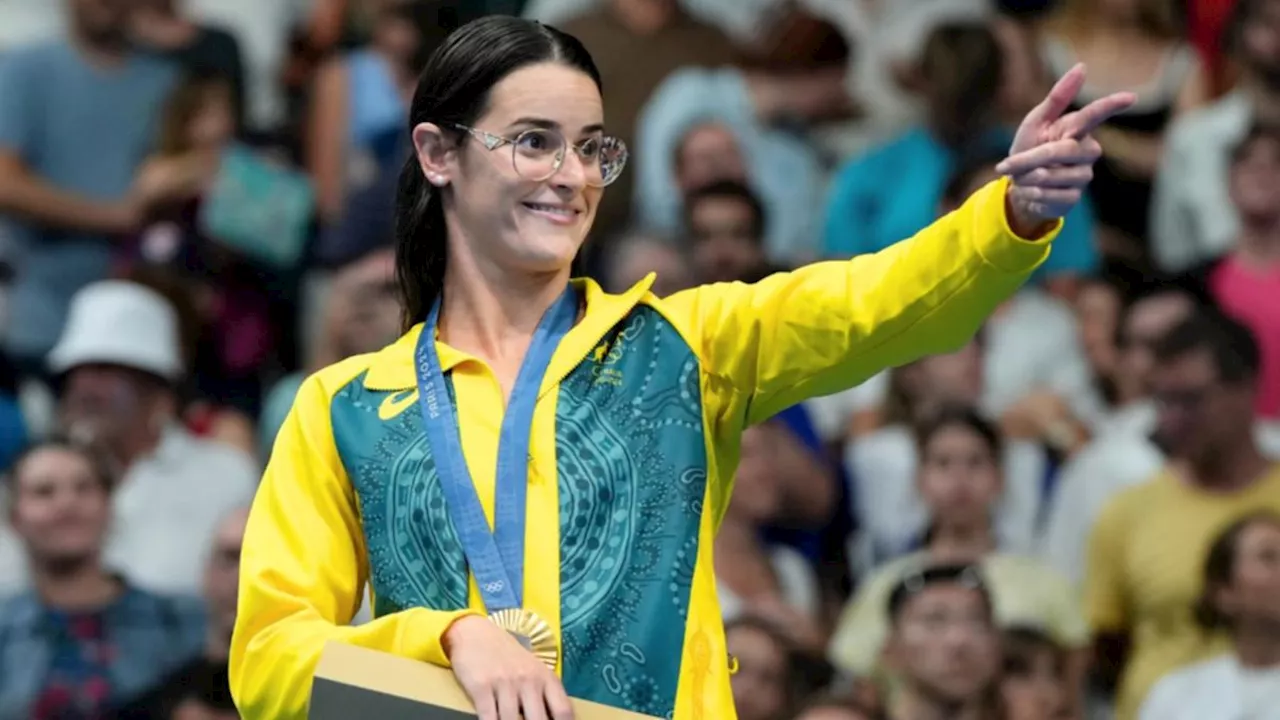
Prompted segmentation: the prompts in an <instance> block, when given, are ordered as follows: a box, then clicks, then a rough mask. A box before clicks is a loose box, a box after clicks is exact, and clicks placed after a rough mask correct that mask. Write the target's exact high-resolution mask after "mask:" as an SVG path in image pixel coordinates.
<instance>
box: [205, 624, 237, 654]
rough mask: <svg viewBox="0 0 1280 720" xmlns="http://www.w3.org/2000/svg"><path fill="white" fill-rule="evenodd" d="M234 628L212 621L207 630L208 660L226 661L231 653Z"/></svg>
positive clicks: (206, 651)
mask: <svg viewBox="0 0 1280 720" xmlns="http://www.w3.org/2000/svg"><path fill="white" fill-rule="evenodd" d="M231 632H232V628H230V627H227V626H226V625H225V624H222V623H218V622H210V623H209V629H208V630H207V631H206V632H205V638H204V657H205V659H206V660H214V661H217V662H225V661H226V660H227V658H228V657H229V656H230V653H231Z"/></svg>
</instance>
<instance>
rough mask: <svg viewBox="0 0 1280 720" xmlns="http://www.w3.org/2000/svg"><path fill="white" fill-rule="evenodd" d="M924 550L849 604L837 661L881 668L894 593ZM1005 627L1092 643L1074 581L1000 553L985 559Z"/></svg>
mask: <svg viewBox="0 0 1280 720" xmlns="http://www.w3.org/2000/svg"><path fill="white" fill-rule="evenodd" d="M929 562H930V556H929V554H928V553H925V552H918V553H913V554H911V555H907V556H905V557H902V558H899V559H897V560H894V561H893V562H890V563H888V564H886V565H884V566H882V567H881V568H880V569H878V570H877V571H876V572H875V573H873V574H872V575H871V577H869V578H868V579H867V581H866V582H865V583H864V584H863V585H862V587H861V589H859V591H858V594H857V595H856V596H854V598H853V600H851V601H850V602H849V604H848V605H847V606H845V609H844V612H843V613H842V614H841V616H840V623H839V625H838V626H837V628H836V632H835V636H834V637H833V638H832V640H831V646H830V648H829V650H828V655H829V659H830V660H831V662H832V664H834V665H835V666H836V667H838V668H840V669H841V670H843V671H845V672H848V673H852V674H854V675H864V676H865V675H869V674H871V673H872V672H874V671H875V670H876V665H877V664H878V663H879V660H880V653H881V650H882V648H883V647H884V643H885V640H886V639H887V638H888V634H889V613H888V607H887V606H888V603H889V593H891V592H893V588H894V586H895V585H897V584H898V582H899V581H900V580H901V579H902V578H903V577H905V576H906V575H907V574H908V573H910V572H913V571H915V570H917V569H919V568H921V567H923V566H926V565H928V564H929ZM981 566H982V574H983V579H984V580H985V581H986V583H987V587H988V588H990V590H991V599H992V602H993V603H994V605H995V607H994V608H993V610H994V611H995V617H996V622H997V624H999V625H1000V626H1001V627H1014V626H1019V627H1034V628H1038V629H1040V630H1042V631H1044V632H1046V633H1048V634H1049V636H1050V637H1052V638H1053V639H1054V640H1056V641H1057V642H1059V643H1061V644H1062V645H1063V646H1064V647H1068V648H1072V649H1078V648H1083V647H1085V646H1086V645H1088V644H1089V628H1088V624H1087V623H1086V622H1085V617H1084V612H1083V610H1082V608H1081V607H1080V603H1079V601H1078V596H1077V594H1076V593H1075V592H1074V591H1073V590H1072V589H1071V583H1070V582H1068V581H1067V579H1066V578H1065V577H1063V576H1062V575H1061V574H1059V573H1058V572H1057V571H1056V570H1054V569H1052V568H1051V567H1049V566H1048V565H1045V564H1043V563H1041V562H1039V561H1037V560H1035V559H1034V558H1029V557H1023V556H1019V555H1005V554H1001V553H996V554H993V555H988V556H987V557H985V558H983V560H982V562H981Z"/></svg>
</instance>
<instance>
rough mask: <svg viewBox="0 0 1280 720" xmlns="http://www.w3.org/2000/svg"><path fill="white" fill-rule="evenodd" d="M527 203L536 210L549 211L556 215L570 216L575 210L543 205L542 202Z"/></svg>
mask: <svg viewBox="0 0 1280 720" xmlns="http://www.w3.org/2000/svg"><path fill="white" fill-rule="evenodd" d="M525 205H527V206H528V207H530V208H532V209H534V210H538V211H541V212H549V213H553V214H555V215H563V216H565V217H569V216H571V215H573V214H574V213H573V210H570V209H569V208H562V207H556V206H554V205H542V204H540V203H525Z"/></svg>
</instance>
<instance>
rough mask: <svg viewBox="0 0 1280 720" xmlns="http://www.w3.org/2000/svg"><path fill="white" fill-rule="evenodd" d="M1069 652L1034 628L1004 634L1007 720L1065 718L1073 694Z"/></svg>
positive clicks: (1002, 702) (1002, 684)
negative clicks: (1067, 675)
mask: <svg viewBox="0 0 1280 720" xmlns="http://www.w3.org/2000/svg"><path fill="white" fill-rule="evenodd" d="M1067 662H1068V661H1067V654H1066V653H1065V652H1063V650H1062V647H1061V646H1060V645H1058V644H1057V643H1056V642H1054V641H1053V638H1051V637H1049V636H1048V635H1045V634H1044V633H1042V632H1040V631H1039V630H1036V629H1033V628H1019V627H1014V628H1009V629H1008V630H1005V633H1004V672H1003V673H1002V674H1001V676H1000V705H1001V707H1002V708H1003V709H1004V715H1003V719H1004V720H1064V718H1068V717H1075V715H1073V714H1071V710H1070V707H1071V706H1070V703H1069V702H1068V699H1069V698H1070V697H1072V695H1073V693H1072V692H1071V688H1070V686H1069V685H1068V681H1067V678H1066V670H1067Z"/></svg>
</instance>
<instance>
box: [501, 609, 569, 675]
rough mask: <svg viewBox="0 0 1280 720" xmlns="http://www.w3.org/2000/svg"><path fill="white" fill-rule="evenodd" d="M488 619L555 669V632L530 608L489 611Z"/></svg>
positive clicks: (556, 658) (558, 653) (557, 654)
mask: <svg viewBox="0 0 1280 720" xmlns="http://www.w3.org/2000/svg"><path fill="white" fill-rule="evenodd" d="M489 621H490V622H492V623H493V624H494V625H497V626H498V627H500V628H502V629H503V630H506V631H507V632H508V633H510V634H511V637H513V638H515V639H516V641H518V642H519V643H520V644H521V645H523V646H524V649H525V650H528V651H529V652H531V653H533V656H534V657H536V658H538V659H539V660H541V661H542V664H544V665H546V666H547V667H549V668H551V670H552V671H553V672H554V671H555V669H556V662H557V661H558V660H559V659H560V648H559V646H558V645H557V644H556V634H555V632H554V631H553V630H552V629H551V626H550V625H548V624H547V621H546V620H543V619H542V618H540V617H538V616H537V614H536V613H534V612H533V611H532V610H525V609H523V608H508V609H506V610H499V611H497V612H495V613H490V615H489Z"/></svg>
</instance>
